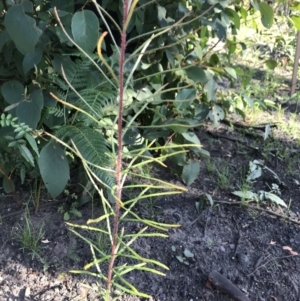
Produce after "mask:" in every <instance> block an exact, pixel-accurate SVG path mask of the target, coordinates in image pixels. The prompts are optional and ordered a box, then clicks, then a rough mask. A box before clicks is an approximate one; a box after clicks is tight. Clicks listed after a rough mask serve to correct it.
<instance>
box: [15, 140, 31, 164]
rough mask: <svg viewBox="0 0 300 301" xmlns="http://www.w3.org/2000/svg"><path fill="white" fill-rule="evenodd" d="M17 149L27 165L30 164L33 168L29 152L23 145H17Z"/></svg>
mask: <svg viewBox="0 0 300 301" xmlns="http://www.w3.org/2000/svg"><path fill="white" fill-rule="evenodd" d="M18 149H19V151H20V153H21V155H22V156H23V158H24V159H25V160H26V161H27V162H28V163H30V164H31V166H32V167H34V166H35V164H34V159H33V156H32V154H31V152H30V150H29V149H28V148H27V147H26V146H25V145H23V144H19V145H18Z"/></svg>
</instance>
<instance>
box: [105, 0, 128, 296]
mask: <svg viewBox="0 0 300 301" xmlns="http://www.w3.org/2000/svg"><path fill="white" fill-rule="evenodd" d="M128 5H129V0H125V1H124V7H123V28H122V32H121V51H120V60H119V100H120V101H119V113H118V157H117V166H116V182H117V200H116V205H115V215H114V224H113V242H112V248H111V257H110V262H109V268H108V274H107V291H108V293H109V295H111V280H112V274H113V267H114V262H115V258H116V247H117V237H118V228H119V227H118V226H119V215H120V200H121V194H122V184H121V183H122V176H121V171H122V130H123V128H122V115H123V96H124V83H123V82H124V78H123V69H124V62H125V49H126V24H127V17H128Z"/></svg>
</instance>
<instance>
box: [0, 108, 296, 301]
mask: <svg viewBox="0 0 300 301" xmlns="http://www.w3.org/2000/svg"><path fill="white" fill-rule="evenodd" d="M291 108H292V109H293V110H294V109H295V107H291ZM286 113H287V114H289V112H288V110H287V112H286ZM262 123H263V120H262ZM235 129H236V130H233V129H232V127H231V126H229V125H227V124H221V125H220V126H219V127H218V128H217V129H213V128H210V127H209V126H206V127H204V128H203V129H201V130H199V131H198V135H199V138H200V140H201V143H202V144H203V147H204V149H206V150H208V151H209V152H210V154H211V160H210V162H208V161H207V160H202V161H201V172H200V175H199V178H198V179H197V180H196V181H195V183H194V184H193V185H191V187H189V190H188V192H187V193H185V194H182V195H176V196H172V197H162V198H160V199H156V200H148V201H144V202H142V203H140V204H139V205H137V206H136V208H135V210H136V212H137V213H139V214H140V215H141V216H143V217H148V218H153V219H154V220H157V221H161V222H167V223H179V224H180V225H181V227H180V228H176V229H172V230H169V233H168V234H169V237H168V238H166V239H165V238H149V239H141V240H139V241H137V242H136V243H135V245H134V249H135V250H136V251H137V252H139V253H140V254H141V255H143V256H146V257H149V258H153V259H156V260H159V261H161V262H162V263H164V264H165V265H167V266H168V267H169V270H168V271H166V276H165V277H161V276H156V275H152V274H149V273H144V272H138V273H132V274H129V276H128V280H130V281H131V282H132V283H133V284H134V285H135V286H136V287H137V288H138V289H139V290H140V291H143V292H146V293H148V294H149V295H151V296H152V300H155V301H163V300H166V301H171V300H172V301H173V300H174V301H185V300H186V301H195V300H202V301H217V300H222V301H230V300H241V299H234V296H232V295H231V296H230V294H229V293H228V292H226V290H225V291H224V288H223V289H222V287H215V286H214V285H213V281H212V280H213V279H211V277H210V274H211V272H212V271H217V272H219V273H221V274H222V275H223V276H224V277H226V278H227V279H228V280H230V281H231V282H232V284H233V285H234V286H236V287H237V288H238V289H239V290H240V291H241V292H242V293H243V294H244V296H245V298H247V297H248V299H245V300H251V301H284V300H285V301H286V300H288V301H296V300H300V289H299V287H300V272H299V269H300V268H299V267H300V257H299V255H297V252H300V231H299V223H300V218H299V215H300V199H299V187H300V186H299V183H300V175H299V164H300V149H299V147H298V145H297V144H296V142H297V141H290V140H288V139H287V137H284V135H281V136H279V135H276V131H277V130H276V128H274V129H272V131H273V137H269V138H268V139H267V140H266V141H264V140H263V138H261V137H260V136H261V134H263V131H261V130H260V129H253V130H252V131H250V132H248V131H247V132H246V129H245V128H243V127H240V128H239V129H238V127H236V128H235ZM240 131H242V134H241V133H240ZM284 152H286V153H284ZM283 153H284V156H283ZM254 159H257V160H258V159H260V160H264V162H265V165H266V166H267V167H268V168H270V169H271V170H273V171H274V172H275V173H276V174H277V176H278V178H279V179H280V181H278V179H277V180H276V179H274V177H273V175H272V174H267V173H265V174H263V176H262V177H260V178H258V179H257V180H256V182H255V183H254V184H253V185H252V187H251V190H252V191H259V190H264V191H270V187H272V184H274V183H276V181H277V183H276V184H278V185H279V188H280V191H281V195H280V197H281V198H282V199H283V200H284V201H285V202H286V203H287V204H288V205H289V208H288V209H282V208H279V207H278V206H275V205H274V204H272V203H270V202H267V201H265V202H261V203H260V204H259V205H257V204H256V203H255V202H252V203H249V204H245V203H242V202H241V200H240V199H239V198H238V197H236V196H234V195H232V194H231V192H233V191H235V190H240V188H239V187H241V185H242V184H243V179H244V178H245V176H246V175H247V171H248V166H249V161H250V160H254ZM211 164H214V167H213V166H212V165H211ZM224 168H225V169H224ZM226 168H227V169H226ZM216 169H218V170H219V172H220V171H221V172H223V173H225V175H226V177H227V178H229V180H230V181H229V185H228V186H227V187H226V185H223V184H224V183H223V184H222V182H221V180H220V176H219V175H218V173H217V172H216ZM159 172H160V175H161V177H162V178H166V177H167V178H168V177H169V178H168V179H169V180H170V181H172V182H173V183H175V184H179V185H183V184H182V183H181V182H180V180H179V179H178V178H176V177H175V176H171V175H172V173H171V172H170V170H167V172H166V171H165V170H164V171H159ZM225 184H226V183H225ZM222 186H223V187H222ZM18 193H19V195H20V197H21V198H22V200H23V202H24V203H25V202H26V201H27V200H28V199H29V194H28V187H20V189H19V191H18ZM205 193H208V194H210V195H211V196H212V198H213V200H214V205H213V206H211V205H210V203H209V202H208V201H207V199H206V197H205ZM49 201H50V199H47V197H43V199H42V200H41V204H40V210H39V211H38V213H37V214H34V211H33V210H31V221H32V223H33V225H34V227H35V228H36V229H39V228H40V227H41V226H42V225H44V226H45V228H44V235H43V238H42V240H41V241H40V243H39V252H38V255H36V254H35V256H34V254H31V253H30V252H29V251H28V250H22V249H21V248H22V245H21V244H20V241H19V240H18V234H20V233H21V230H22V227H24V216H23V212H24V209H23V210H20V208H18V207H17V206H16V204H15V202H14V200H13V198H11V197H3V198H2V199H1V202H0V213H1V216H2V221H1V232H0V300H1V301H2V300H3V301H6V300H7V301H25V300H26V301H29V300H30V301H46V300H47V301H48V300H52V301H63V300H64V301H67V300H68V301H71V300H101V299H100V297H99V294H98V293H97V291H96V290H93V289H88V288H86V286H85V284H89V285H90V286H91V287H93V288H96V287H97V285H98V283H99V282H100V281H99V279H97V278H95V277H92V276H88V275H77V274H71V273H69V270H74V269H82V268H83V266H84V265H85V264H86V263H88V262H90V261H91V260H92V255H91V251H90V249H89V246H88V245H87V244H86V243H85V242H84V241H83V240H81V239H80V238H78V237H77V236H75V235H74V234H72V233H71V232H70V231H69V230H68V228H67V226H66V224H65V222H64V220H63V216H62V214H60V213H58V211H57V210H58V207H59V206H61V205H63V206H69V205H70V204H69V203H67V202H64V199H63V198H61V199H60V203H59V204H57V203H55V202H49ZM196 204H199V205H200V207H201V205H203V206H202V207H201V208H200V210H198V211H197V209H196ZM247 205H250V206H251V207H248V206H247ZM80 210H81V212H82V217H80V218H79V217H75V216H71V220H70V221H71V222H74V223H79V224H85V223H86V221H87V220H88V219H89V218H90V217H91V216H92V214H93V216H97V214H101V206H100V205H97V204H94V207H93V208H92V205H91V204H87V205H85V206H84V207H82V209H80ZM276 215H277V216H276ZM280 215H282V216H284V217H279V216H280ZM134 227H137V225H131V224H130V225H128V226H127V228H126V230H127V231H134V230H135V229H134ZM86 235H89V234H86ZM100 243H102V247H103V248H105V247H107V245H106V242H105V241H102V242H100ZM286 246H288V247H290V248H291V250H293V251H294V252H296V253H291V251H288V250H285V249H284V247H286ZM185 250H188V251H190V253H192V254H193V255H194V256H193V257H188V256H185V255H184V254H188V253H184V251H185ZM181 259H182V261H183V262H181V261H180V260H181ZM119 300H123V301H130V300H142V299H139V298H137V297H131V296H128V295H124V296H122V297H120V298H119Z"/></svg>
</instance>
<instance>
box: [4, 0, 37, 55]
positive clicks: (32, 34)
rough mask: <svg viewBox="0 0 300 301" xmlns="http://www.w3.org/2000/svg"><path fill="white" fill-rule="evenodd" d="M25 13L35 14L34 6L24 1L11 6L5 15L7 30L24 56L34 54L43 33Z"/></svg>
mask: <svg viewBox="0 0 300 301" xmlns="http://www.w3.org/2000/svg"><path fill="white" fill-rule="evenodd" d="M25 12H30V13H32V12H33V4H32V3H31V2H30V1H24V2H22V3H20V4H17V5H13V6H11V7H10V8H9V9H8V11H7V13H6V14H5V19H4V24H5V27H6V30H7V32H8V34H9V36H10V37H11V39H12V40H13V41H14V43H15V45H16V47H17V48H18V50H19V51H20V52H21V53H22V54H26V53H33V52H34V47H35V45H36V44H37V42H38V41H39V38H40V36H41V34H42V31H41V30H40V29H39V28H38V27H37V26H36V21H35V19H33V18H32V17H30V16H28V15H26V14H25Z"/></svg>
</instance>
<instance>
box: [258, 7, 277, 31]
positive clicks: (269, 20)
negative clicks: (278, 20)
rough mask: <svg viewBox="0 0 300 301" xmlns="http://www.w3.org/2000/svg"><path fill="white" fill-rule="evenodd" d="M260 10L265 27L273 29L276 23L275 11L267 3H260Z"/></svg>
mask: <svg viewBox="0 0 300 301" xmlns="http://www.w3.org/2000/svg"><path fill="white" fill-rule="evenodd" d="M259 10H260V14H261V22H262V24H263V26H265V27H266V28H271V27H272V25H273V21H274V11H273V9H272V7H271V6H270V5H268V4H267V3H265V2H260V3H259Z"/></svg>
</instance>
